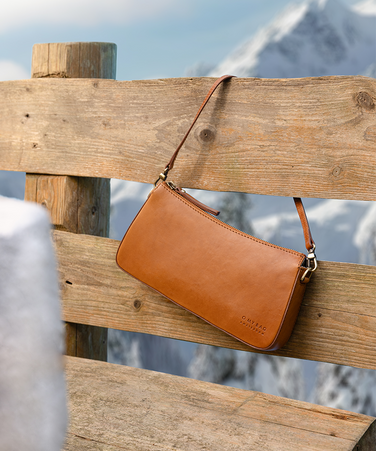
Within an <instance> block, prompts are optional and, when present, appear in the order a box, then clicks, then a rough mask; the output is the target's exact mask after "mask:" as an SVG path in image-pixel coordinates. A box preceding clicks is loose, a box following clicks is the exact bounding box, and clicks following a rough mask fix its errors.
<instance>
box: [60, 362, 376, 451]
mask: <svg viewBox="0 0 376 451" xmlns="http://www.w3.org/2000/svg"><path fill="white" fill-rule="evenodd" d="M66 374H67V381H68V391H69V406H70V418H71V425H70V429H69V432H68V436H67V440H66V444H65V448H64V449H65V451H73V450H74V451H78V450H86V449H93V450H110V451H114V450H120V449H131V450H135V451H137V450H140V451H141V450H142V451H148V450H155V449H158V450H169V451H170V450H179V451H183V450H184V451H199V450H211V451H214V450H221V451H226V450H228V451H230V450H231V451H234V450H244V449H259V450H268V451H269V450H277V449H278V450H280V451H284V450H286V451H287V450H288V451H292V450H299V451H300V450H302V449H304V450H317V451H322V450H327V451H329V450H333V451H334V450H335V451H339V450H352V449H358V450H359V451H361V450H365V449H368V450H374V449H376V448H375V443H376V435H375V427H374V421H375V419H374V418H371V417H367V416H365V415H359V414H354V413H351V412H346V411H341V410H335V409H330V408H327V407H320V406H315V405H313V404H309V403H304V402H299V401H294V400H289V399H286V398H278V397H276V396H271V395H265V394H262V393H258V392H252V391H248V390H240V389H234V388H231V387H224V386H219V385H215V384H211V383H208V382H201V381H195V380H192V379H186V378H182V377H177V376H171V375H167V374H161V373H156V372H152V371H146V370H140V369H137V368H129V367H124V366H120V365H113V364H104V363H102V362H94V361H87V360H84V359H77V358H72V357H68V358H67V359H66ZM363 434H364V439H367V438H368V439H369V440H370V442H371V443H373V446H371V447H370V448H356V445H357V443H358V441H359V439H360V437H361V436H362V435H363Z"/></svg>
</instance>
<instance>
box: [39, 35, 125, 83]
mask: <svg viewBox="0 0 376 451" xmlns="http://www.w3.org/2000/svg"><path fill="white" fill-rule="evenodd" d="M115 74H116V44H113V43H110V42H56V43H47V44H35V45H34V46H33V55H32V63H31V76H32V78H43V77H56V78H113V79H115V78H116V77H115Z"/></svg>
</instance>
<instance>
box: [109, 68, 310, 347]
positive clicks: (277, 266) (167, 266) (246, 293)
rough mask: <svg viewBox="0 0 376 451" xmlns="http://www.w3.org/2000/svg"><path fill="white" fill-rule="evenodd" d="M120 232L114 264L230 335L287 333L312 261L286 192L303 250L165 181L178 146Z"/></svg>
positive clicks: (266, 338)
mask: <svg viewBox="0 0 376 451" xmlns="http://www.w3.org/2000/svg"><path fill="white" fill-rule="evenodd" d="M229 78H231V76H229V75H225V76H223V77H221V78H219V79H218V80H217V81H216V82H215V83H214V85H213V86H212V88H211V89H210V91H209V93H208V95H207V96H206V98H205V100H204V102H203V104H202V105H201V107H200V109H199V111H198V113H197V115H196V117H195V119H194V121H193V123H192V125H191V126H190V128H189V130H188V131H187V133H186V135H185V136H184V138H183V140H182V142H181V143H180V144H179V146H178V148H177V149H176V151H175V152H174V154H173V155H172V157H171V160H170V161H169V163H168V164H167V166H166V167H165V169H164V171H163V172H162V173H161V174H160V176H159V178H158V180H157V181H156V183H155V188H154V189H153V190H152V192H151V193H150V194H149V197H148V199H147V200H146V202H145V203H144V205H143V207H142V208H141V210H140V211H139V212H138V214H137V216H136V217H135V219H134V220H133V222H132V224H131V225H130V227H129V229H128V231H127V232H126V234H125V236H124V238H123V240H122V242H121V244H120V246H119V249H118V252H117V256H116V261H117V264H118V265H119V266H120V268H122V269H123V270H124V271H126V272H127V273H128V274H130V275H131V276H133V277H135V278H136V279H138V280H140V281H141V282H144V283H145V284H147V285H148V286H150V287H151V288H153V289H154V290H156V291H158V292H159V293H161V294H162V295H163V296H165V297H166V298H168V299H169V300H171V301H173V302H175V303H176V304H178V305H180V306H181V307H183V308H185V309H186V310H189V311H190V312H192V313H194V314H195V315H197V316H198V317H200V318H202V319H204V320H205V321H207V322H209V323H210V324H212V325H213V326H215V327H217V328H219V329H221V330H223V331H224V332H226V333H228V334H230V335H232V336H233V337H235V338H237V339H238V340H240V341H242V342H244V343H246V344H247V345H249V346H252V347H253V348H255V349H259V350H263V351H271V350H276V349H279V348H280V347H282V346H283V345H284V344H285V343H286V342H287V340H288V339H289V337H290V335H291V332H292V330H293V327H294V324H295V321H296V318H297V316H298V313H299V308H300V304H301V301H302V299H303V296H304V292H305V288H306V285H307V283H308V282H309V280H310V277H311V275H312V273H313V272H314V271H315V270H316V268H317V261H316V256H315V244H314V241H313V239H312V236H311V233H310V229H309V225H308V221H307V217H306V214H305V211H304V207H303V204H302V201H301V199H300V198H294V201H295V205H296V208H297V210H298V214H299V217H300V220H301V223H302V226H303V232H304V237H305V243H306V248H307V250H308V255H307V256H305V255H304V254H301V253H299V252H296V251H293V250H290V249H285V248H283V247H279V246H275V245H274V244H270V243H268V242H266V241H262V240H259V239H257V238H255V237H253V236H250V235H247V234H245V233H243V232H241V231H239V230H237V229H235V228H234V227H231V226H229V225H227V224H225V223H223V222H221V221H220V220H218V219H217V218H215V216H216V215H217V214H218V213H219V212H217V211H215V210H213V209H211V208H209V207H207V206H205V205H203V204H202V203H201V202H199V201H197V200H196V199H194V198H193V197H192V196H190V195H189V194H188V193H186V192H185V191H184V190H182V189H181V188H179V187H177V186H175V185H174V183H173V182H170V181H166V179H167V175H168V173H169V171H170V170H171V169H172V168H173V166H174V162H175V159H176V157H177V155H178V153H179V150H180V149H181V147H182V146H183V144H184V142H185V140H186V138H187V136H188V134H189V132H190V131H191V129H192V127H193V125H194V124H195V122H196V120H197V118H198V116H199V115H200V113H201V111H202V109H203V108H204V106H205V105H206V103H207V102H208V100H209V98H210V96H211V95H212V93H213V92H214V90H215V89H216V88H217V86H218V85H219V84H220V83H221V82H223V81H224V80H226V79H229Z"/></svg>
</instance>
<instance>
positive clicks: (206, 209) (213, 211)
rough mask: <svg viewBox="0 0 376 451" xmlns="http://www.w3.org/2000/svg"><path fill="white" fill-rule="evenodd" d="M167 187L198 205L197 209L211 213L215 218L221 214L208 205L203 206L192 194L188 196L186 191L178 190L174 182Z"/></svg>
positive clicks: (168, 183)
mask: <svg viewBox="0 0 376 451" xmlns="http://www.w3.org/2000/svg"><path fill="white" fill-rule="evenodd" d="M167 185H168V186H169V187H170V188H171V189H172V190H174V191H175V192H177V193H178V194H180V196H182V197H184V199H186V200H188V201H189V202H191V203H192V204H193V205H196V207H198V208H200V209H201V210H203V211H206V212H207V213H210V214H211V215H214V216H218V215H219V213H220V212H219V211H218V210H214V208H211V207H208V206H207V205H205V204H203V203H202V202H200V201H199V200H197V199H195V198H194V197H192V196H191V195H190V194H188V193H187V192H186V191H184V190H183V189H182V188H178V187H177V186H175V185H174V184H173V183H172V182H167Z"/></svg>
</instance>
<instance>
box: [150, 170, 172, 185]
mask: <svg viewBox="0 0 376 451" xmlns="http://www.w3.org/2000/svg"><path fill="white" fill-rule="evenodd" d="M168 171H169V169H168V168H165V170H164V171H163V172H161V173H160V174H159V177H158V178H157V180H156V181H155V183H154V186H157V183H158V182H159V180H162V182H164V181H165V180H166V178H167V174H168Z"/></svg>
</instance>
